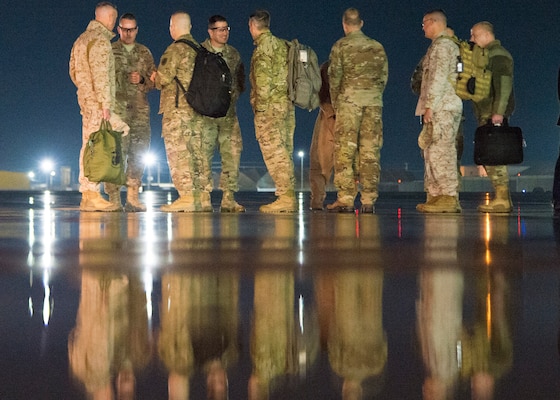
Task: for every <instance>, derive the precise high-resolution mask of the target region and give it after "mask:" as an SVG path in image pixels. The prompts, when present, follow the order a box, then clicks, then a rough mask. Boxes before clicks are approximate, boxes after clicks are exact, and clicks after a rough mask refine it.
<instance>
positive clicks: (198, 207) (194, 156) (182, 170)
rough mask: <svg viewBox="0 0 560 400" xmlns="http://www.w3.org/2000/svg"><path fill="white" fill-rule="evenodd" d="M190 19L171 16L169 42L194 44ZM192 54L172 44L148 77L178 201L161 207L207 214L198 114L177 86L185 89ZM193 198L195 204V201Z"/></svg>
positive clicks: (207, 192)
mask: <svg viewBox="0 0 560 400" xmlns="http://www.w3.org/2000/svg"><path fill="white" fill-rule="evenodd" d="M191 27H192V25H191V18H190V16H189V14H187V13H185V12H176V13H175V14H173V15H172V16H171V19H170V23H169V33H170V34H171V37H172V38H173V40H178V39H187V40H190V41H191V42H193V43H195V44H198V43H197V42H196V41H195V40H194V38H193V36H192V35H191V33H190V32H191ZM195 57H196V51H195V50H194V49H193V48H191V47H190V46H189V45H187V44H185V43H172V44H171V45H169V47H167V49H166V50H165V52H164V53H163V55H162V57H161V61H160V64H159V67H158V70H157V73H154V74H152V78H153V79H154V80H155V84H156V87H157V88H158V89H160V90H161V98H160V109H159V112H160V114H163V121H162V131H161V135H162V137H163V141H164V143H165V150H166V152H167V162H168V164H169V170H170V172H171V179H172V180H173V184H174V185H175V188H176V189H177V192H178V193H179V198H178V199H177V200H175V201H174V202H173V203H171V204H165V205H163V206H162V207H161V210H162V211H167V212H200V211H203V212H211V211H212V204H211V202H210V191H211V190H212V187H211V186H210V187H208V185H207V182H206V177H205V176H204V174H203V172H202V171H204V166H203V163H204V162H205V161H204V157H203V153H202V130H203V118H202V115H200V114H198V113H197V112H195V111H194V110H193V109H192V107H191V106H190V105H189V104H188V103H187V100H186V99H185V96H184V95H182V92H181V90H180V89H179V88H178V87H177V83H176V81H175V77H177V79H178V80H179V81H180V82H181V84H182V85H183V87H185V88H187V87H189V84H190V81H191V78H192V74H193V70H194V60H195ZM195 196H196V201H195Z"/></svg>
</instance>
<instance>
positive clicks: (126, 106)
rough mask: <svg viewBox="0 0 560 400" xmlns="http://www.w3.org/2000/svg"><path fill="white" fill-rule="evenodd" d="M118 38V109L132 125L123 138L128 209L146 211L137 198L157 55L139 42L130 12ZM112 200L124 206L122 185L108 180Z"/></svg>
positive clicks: (115, 49) (146, 146)
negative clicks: (152, 75)
mask: <svg viewBox="0 0 560 400" xmlns="http://www.w3.org/2000/svg"><path fill="white" fill-rule="evenodd" d="M117 31H118V32H119V40H118V41H116V42H114V43H113V45H112V46H113V54H114V56H115V73H116V84H117V88H116V102H115V112H116V113H117V114H118V115H119V116H120V117H121V118H122V119H123V121H124V122H126V123H127V124H128V126H129V127H130V132H129V134H128V135H127V136H126V137H125V138H124V140H123V152H124V155H125V157H126V186H127V192H126V204H125V211H129V212H138V211H146V206H145V205H144V204H142V203H140V201H139V200H138V190H139V188H140V186H142V174H143V173H144V162H143V159H142V158H143V157H144V155H145V154H146V153H147V151H148V149H149V148H150V105H149V104H148V99H147V94H148V92H149V91H150V90H152V89H153V88H154V83H153V82H152V81H151V80H150V76H151V74H152V72H154V71H155V69H156V67H155V65H154V58H153V57H152V53H151V52H150V50H148V48H147V47H146V46H144V45H142V44H140V43H137V42H136V35H137V34H138V23H137V21H136V17H135V16H134V15H132V14H130V13H126V14H123V15H122V16H121V18H120V20H119V26H118V27H117ZM105 192H106V193H107V194H108V195H109V201H111V202H112V203H113V204H115V205H117V206H118V207H121V197H120V186H118V185H115V184H106V185H105Z"/></svg>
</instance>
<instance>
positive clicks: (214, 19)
mask: <svg viewBox="0 0 560 400" xmlns="http://www.w3.org/2000/svg"><path fill="white" fill-rule="evenodd" d="M216 22H227V19H226V17H224V16H222V15H219V14H216V15H212V16H211V17H210V18H208V28H213V27H214V25H215V24H216Z"/></svg>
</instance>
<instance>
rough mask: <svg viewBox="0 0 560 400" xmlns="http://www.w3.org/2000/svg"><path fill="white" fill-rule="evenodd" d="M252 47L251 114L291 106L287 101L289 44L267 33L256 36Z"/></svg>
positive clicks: (250, 75) (250, 78) (250, 76)
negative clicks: (274, 107)
mask: <svg viewBox="0 0 560 400" xmlns="http://www.w3.org/2000/svg"><path fill="white" fill-rule="evenodd" d="M255 44H256V48H255V50H254V51H253V56H252V57H251V70H250V73H249V80H250V82H251V95H250V102H251V106H252V107H253V111H265V110H267V109H268V108H269V106H270V105H271V104H275V103H291V102H290V100H289V98H288V44H287V43H286V41H285V40H283V39H279V38H277V37H276V36H273V35H272V33H271V32H270V31H266V32H263V33H262V34H261V35H259V37H258V38H257V39H255Z"/></svg>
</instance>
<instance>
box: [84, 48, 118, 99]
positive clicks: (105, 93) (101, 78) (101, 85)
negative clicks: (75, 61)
mask: <svg viewBox="0 0 560 400" xmlns="http://www.w3.org/2000/svg"><path fill="white" fill-rule="evenodd" d="M88 47H89V51H88V64H89V66H90V69H91V76H92V80H93V90H94V92H95V97H96V98H97V101H98V102H99V104H101V108H103V109H109V110H110V109H111V107H112V105H113V101H112V99H111V85H113V83H112V82H111V78H114V77H111V76H109V64H110V63H111V62H112V60H111V59H110V58H111V57H113V48H112V47H111V44H110V43H109V41H101V40H95V41H94V42H93V43H91V45H90V46H88Z"/></svg>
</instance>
